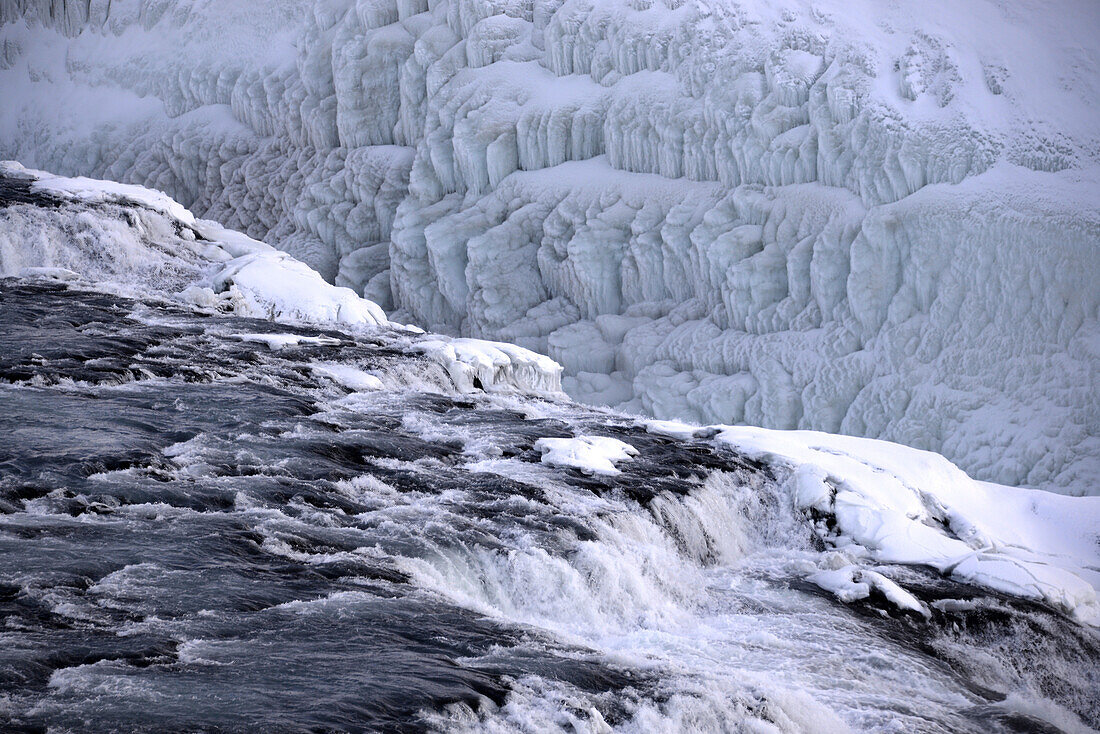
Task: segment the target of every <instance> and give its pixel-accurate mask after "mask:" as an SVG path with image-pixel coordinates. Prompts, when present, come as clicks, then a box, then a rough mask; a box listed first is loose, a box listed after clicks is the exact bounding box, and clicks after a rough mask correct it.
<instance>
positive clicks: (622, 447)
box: [535, 436, 638, 475]
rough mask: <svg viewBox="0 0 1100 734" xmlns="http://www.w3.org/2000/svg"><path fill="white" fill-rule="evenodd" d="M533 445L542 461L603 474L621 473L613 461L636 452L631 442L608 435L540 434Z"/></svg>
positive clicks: (626, 457)
mask: <svg viewBox="0 0 1100 734" xmlns="http://www.w3.org/2000/svg"><path fill="white" fill-rule="evenodd" d="M535 449H536V450H538V451H541V452H542V463H543V464H550V465H551V466H564V467H567V468H570V469H579V470H580V471H582V472H584V473H586V474H603V475H615V474H620V473H621V472H620V471H619V469H618V468H617V467H616V466H615V463H616V462H619V461H627V460H628V459H630V458H631V457H632V456H637V455H638V449H636V448H634V447H633V446H631V445H630V444H628V443H626V442H624V441H620V440H618V439H617V438H608V437H607V436H577V437H575V438H540V439H539V440H538V441H535Z"/></svg>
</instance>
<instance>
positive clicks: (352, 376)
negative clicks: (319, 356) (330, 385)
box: [310, 362, 385, 392]
mask: <svg viewBox="0 0 1100 734" xmlns="http://www.w3.org/2000/svg"><path fill="white" fill-rule="evenodd" d="M310 369H312V370H313V371H314V372H316V373H317V374H319V375H322V376H324V377H327V378H329V379H330V380H332V381H333V382H335V383H337V384H340V385H343V386H344V387H346V388H348V389H350V390H354V391H356V392H368V391H374V390H382V389H383V388H384V387H385V385H384V384H383V382H382V380H381V379H379V377H378V376H377V375H372V374H370V373H369V372H365V371H364V370H361V369H358V368H356V367H352V366H350V365H346V364H338V363H336V362H319V363H315V364H312V365H310Z"/></svg>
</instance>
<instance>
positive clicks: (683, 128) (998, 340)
mask: <svg viewBox="0 0 1100 734" xmlns="http://www.w3.org/2000/svg"><path fill="white" fill-rule="evenodd" d="M1097 27H1100V6H1097V5H1096V4H1095V3H1092V2H1087V1H1086V0H1080V1H1078V0H1037V1H1036V2H1029V3H1026V4H1020V3H1014V4H1011V5H1005V4H1004V3H998V2H993V1H992V0H932V1H931V2H927V3H921V5H920V7H919V9H917V10H914V8H913V7H911V6H905V5H897V6H895V5H891V4H884V3H879V2H873V1H872V0H855V1H852V0H819V1H817V2H814V3H812V4H811V3H809V2H806V1H805V0H778V1H776V2H766V3H765V2H760V1H759V0H752V1H748V0H746V1H742V2H736V1H730V0H721V1H719V0H688V1H684V0H600V1H599V2H593V1H592V0H535V1H534V2H530V1H529V0H525V1H523V2H520V0H325V1H324V2H320V1H318V0H275V1H273V2H265V3H254V2H246V1H245V0H223V1H222V2H218V3H194V2H185V1H184V0H161V1H159V2H156V3H148V2H147V3H140V2H137V1H136V0H129V1H122V0H114V1H113V2H102V1H100V0H93V1H92V2H87V0H13V1H12V2H7V3H4V4H3V5H2V6H0V89H3V91H4V98H5V105H3V108H2V109H0V157H11V158H18V159H20V160H23V161H25V162H27V163H29V164H32V165H37V166H40V167H48V168H50V169H51V170H57V171H59V172H61V173H66V174H83V175H94V176H98V177H106V178H111V179H116V180H121V181H127V182H131V183H140V184H146V185H151V186H155V187H156V188H159V189H162V190H164V191H166V192H168V193H169V194H170V195H171V196H173V197H174V198H175V199H177V200H179V201H182V202H183V203H185V204H186V205H188V206H189V207H190V208H191V209H193V210H195V211H197V212H199V213H200V215H202V216H204V217H210V218H214V219H218V220H220V221H223V222H224V223H225V224H226V226H228V227H231V228H234V229H240V230H242V231H244V232H246V233H247V234H248V235H250V236H252V237H254V238H262V239H265V240H267V241H268V242H271V243H273V244H275V245H276V246H278V247H279V248H280V249H283V250H285V251H287V252H289V253H291V254H292V255H294V256H295V257H296V258H298V259H299V260H301V261H303V262H305V263H307V264H308V265H310V266H311V267H312V268H314V269H315V270H317V271H318V272H319V273H321V275H322V276H324V277H325V278H327V279H330V280H334V281H335V282H336V283H337V284H339V285H347V286H350V287H352V288H354V289H355V290H356V291H357V292H359V293H361V294H363V295H364V296H366V297H367V298H368V299H370V300H372V301H374V302H376V303H378V304H379V305H380V306H382V307H383V308H384V309H387V310H393V309H398V312H397V315H396V316H395V318H398V319H401V320H411V321H414V322H416V323H419V324H421V325H422V326H424V327H425V328H428V329H430V330H433V331H440V332H447V333H451V334H454V335H462V336H468V337H476V338H482V339H490V340H503V341H508V342H513V343H516V344H519V345H521V346H524V347H528V348H531V349H534V350H535V351H538V352H542V353H546V354H549V355H550V356H551V357H553V358H554V359H555V360H557V361H558V362H560V363H561V364H562V365H563V366H564V367H565V378H564V381H563V384H564V386H565V388H566V389H567V390H568V391H569V392H570V393H571V394H572V395H574V396H575V397H578V398H581V399H584V400H588V401H593V402H603V403H607V404H612V405H620V406H622V407H625V408H627V409H631V410H637V411H644V412H647V413H649V414H651V415H653V416H656V417H658V418H680V419H686V420H691V421H695V422H701V423H711V422H722V423H729V424H733V423H742V422H743V423H749V424H755V425H761V426H765V427H769V428H784V429H793V428H799V429H812V430H820V431H827V432H831V433H835V432H842V433H847V434H855V435H863V436H871V437H878V438H885V439H889V440H892V441H898V442H901V443H905V444H907V445H910V446H914V447H917V448H922V449H930V450H935V451H938V452H941V453H943V454H945V455H946V456H947V457H949V458H950V459H951V460H953V461H954V462H956V463H957V464H958V465H959V466H961V467H962V468H964V469H965V470H966V471H967V472H969V473H970V474H972V475H973V476H976V477H979V478H982V479H985V480H990V481H997V482H1001V483H1006V484H1013V485H1019V484H1026V485H1031V486H1041V487H1046V488H1052V489H1056V490H1059V491H1064V492H1069V493H1077V494H1080V493H1095V492H1100V435H1098V434H1100V385H1098V384H1097V374H1098V373H1100V368H1098V364H1100V317H1098V312H1100V286H1098V285H1097V279H1096V277H1095V275H1094V274H1095V273H1096V272H1100V246H1098V243H1100V212H1098V208H1097V206H1096V202H1097V201H1098V200H1100V183H1098V181H1100V173H1098V171H1097V169H1098V163H1097V159H1098V151H1100V133H1098V128H1097V124H1096V120H1097V119H1100V115H1098V112H1100V110H1098V109H1097V105H1098V104H1100V101H1098V100H1100V94H1098V91H1100V79H1098V75H1100V72H1098V71H1097V67H1096V65H1095V64H1093V63H1090V62H1089V61H1088V59H1090V58H1094V57H1095V56H1096V55H1097V53H1100V48H1098V47H1100V34H1096V32H1095V29H1096V28H1097ZM248 274H251V273H248ZM248 274H246V275H248ZM256 275H257V277H262V276H263V273H261V272H259V271H258V270H257V271H256Z"/></svg>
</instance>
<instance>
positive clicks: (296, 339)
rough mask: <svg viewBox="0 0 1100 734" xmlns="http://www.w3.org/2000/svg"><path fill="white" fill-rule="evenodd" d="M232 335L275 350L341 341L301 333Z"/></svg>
mask: <svg viewBox="0 0 1100 734" xmlns="http://www.w3.org/2000/svg"><path fill="white" fill-rule="evenodd" d="M230 336H231V337H232V338H234V339H240V340H241V341H243V342H256V343H258V344H266V345H267V348H268V349H270V350H271V351H273V352H277V351H279V350H280V349H284V348H286V347H296V346H298V345H299V344H317V345H329V344H339V343H340V340H339V339H333V338H331V337H327V336H303V335H301V334H230Z"/></svg>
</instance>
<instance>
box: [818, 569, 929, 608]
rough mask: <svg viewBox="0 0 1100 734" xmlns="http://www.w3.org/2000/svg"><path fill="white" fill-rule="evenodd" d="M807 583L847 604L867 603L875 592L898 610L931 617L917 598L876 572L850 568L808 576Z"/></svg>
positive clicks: (819, 572)
mask: <svg viewBox="0 0 1100 734" xmlns="http://www.w3.org/2000/svg"><path fill="white" fill-rule="evenodd" d="M806 580H807V581H810V582H812V583H814V584H817V585H818V586H820V587H821V588H822V589H825V590H826V591H829V592H831V593H833V594H834V595H836V598H837V599H839V600H840V601H842V602H845V603H851V602H854V601H858V600H860V599H866V598H867V597H869V596H870V595H871V590H872V589H875V590H877V591H879V592H881V593H882V595H883V596H884V597H885V598H886V600H887V601H889V602H890V603H891V604H893V605H894V606H895V607H897V608H898V609H901V610H903V611H909V612H916V613H917V614H920V615H921V616H923V617H927V616H929V612H928V609H927V608H925V606H924V605H923V604H921V603H920V601H919V600H918V599H917V598H916V597H914V596H913V595H912V594H910V593H909V592H908V591H906V590H905V589H903V588H901V587H900V586H898V585H897V584H896V583H894V582H893V581H891V580H890V579H888V578H886V577H885V576H883V575H882V574H881V573H876V572H875V571H870V570H867V569H861V568H858V567H856V566H854V565H847V566H844V567H842V568H838V569H835V570H826V571H818V572H817V573H813V574H810V575H809V576H807V577H806Z"/></svg>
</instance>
